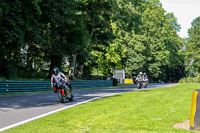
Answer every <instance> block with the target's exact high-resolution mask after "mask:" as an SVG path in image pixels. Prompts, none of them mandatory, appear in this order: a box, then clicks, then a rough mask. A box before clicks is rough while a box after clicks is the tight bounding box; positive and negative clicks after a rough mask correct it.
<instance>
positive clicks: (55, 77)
mask: <svg viewBox="0 0 200 133" xmlns="http://www.w3.org/2000/svg"><path fill="white" fill-rule="evenodd" d="M61 81H64V82H65V83H68V79H67V77H66V76H65V75H64V74H63V73H62V72H60V71H59V68H58V67H55V68H54V69H53V74H52V76H51V87H53V88H54V92H55V93H56V92H57V90H58V88H59V87H60V86H61V85H62V82H61ZM70 89H71V87H70Z"/></svg>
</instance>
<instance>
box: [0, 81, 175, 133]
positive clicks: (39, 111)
mask: <svg viewBox="0 0 200 133" xmlns="http://www.w3.org/2000/svg"><path fill="white" fill-rule="evenodd" d="M174 85H177V84H164V83H163V84H149V85H148V88H142V89H141V90H138V89H137V88H136V85H129V86H126V87H117V88H108V89H95V90H93V89H92V90H74V101H72V102H66V103H60V102H59V99H58V96H57V93H53V92H52V93H42V94H29V95H22V96H10V97H3V98H0V132H1V131H4V130H7V129H9V128H13V127H16V126H18V125H21V124H24V123H27V122H30V121H33V120H36V119H39V118H42V117H45V116H47V115H50V114H53V113H55V112H58V111H61V110H64V109H67V108H70V107H74V106H77V105H80V104H84V103H87V102H90V101H94V100H97V99H100V98H102V97H107V96H112V95H116V94H119V93H125V92H129V91H142V90H149V89H155V88H160V87H171V86H174Z"/></svg>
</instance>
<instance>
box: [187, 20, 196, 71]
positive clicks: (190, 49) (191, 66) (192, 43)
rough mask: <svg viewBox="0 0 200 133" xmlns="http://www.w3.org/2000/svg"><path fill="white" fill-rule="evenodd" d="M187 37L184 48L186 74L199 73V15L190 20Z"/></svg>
mask: <svg viewBox="0 0 200 133" xmlns="http://www.w3.org/2000/svg"><path fill="white" fill-rule="evenodd" d="M188 33H189V38H188V39H187V42H186V48H185V65H186V71H187V72H188V74H190V75H191V74H198V73H200V63H199V62H200V56H199V53H200V36H199V34H200V17H197V18H196V19H194V20H193V21H192V27H191V28H190V29H189V30H188Z"/></svg>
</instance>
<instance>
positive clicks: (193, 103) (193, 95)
mask: <svg viewBox="0 0 200 133" xmlns="http://www.w3.org/2000/svg"><path fill="white" fill-rule="evenodd" d="M197 95H198V91H193V92H192V105H191V114H190V128H192V127H194V117H195V113H196V104H197V103H196V101H197Z"/></svg>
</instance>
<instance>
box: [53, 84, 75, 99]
mask: <svg viewBox="0 0 200 133" xmlns="http://www.w3.org/2000/svg"><path fill="white" fill-rule="evenodd" d="M58 86H59V87H58V89H57V94H58V98H59V100H60V102H61V103H65V102H66V101H67V100H68V101H73V97H74V95H73V88H72V86H71V84H69V82H65V81H64V80H60V82H59V83H58ZM54 90H55V88H54Z"/></svg>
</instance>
